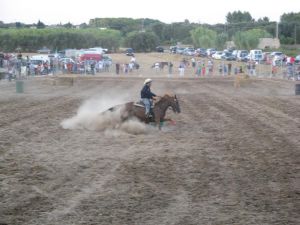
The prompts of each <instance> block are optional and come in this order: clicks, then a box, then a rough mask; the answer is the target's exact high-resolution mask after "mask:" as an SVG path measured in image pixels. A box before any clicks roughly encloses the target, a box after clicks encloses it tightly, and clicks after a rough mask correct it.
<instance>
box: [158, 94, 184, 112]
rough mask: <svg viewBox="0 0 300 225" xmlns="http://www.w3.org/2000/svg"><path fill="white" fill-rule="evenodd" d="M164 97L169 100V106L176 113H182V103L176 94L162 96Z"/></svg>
mask: <svg viewBox="0 0 300 225" xmlns="http://www.w3.org/2000/svg"><path fill="white" fill-rule="evenodd" d="M162 99H164V100H165V101H167V102H168V104H169V106H170V107H171V108H172V110H173V112H174V113H180V112H181V111H180V105H179V101H178V98H177V96H176V95H174V96H171V95H167V94H166V95H164V96H163V97H162Z"/></svg>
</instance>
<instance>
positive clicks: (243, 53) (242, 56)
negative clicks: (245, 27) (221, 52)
mask: <svg viewBox="0 0 300 225" xmlns="http://www.w3.org/2000/svg"><path fill="white" fill-rule="evenodd" d="M248 54H249V52H248V51H247V50H238V51H237V55H236V59H237V61H241V62H247V61H248V58H247V56H248Z"/></svg>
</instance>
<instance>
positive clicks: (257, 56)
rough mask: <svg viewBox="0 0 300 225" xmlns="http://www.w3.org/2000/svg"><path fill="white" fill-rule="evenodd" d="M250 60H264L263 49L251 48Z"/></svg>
mask: <svg viewBox="0 0 300 225" xmlns="http://www.w3.org/2000/svg"><path fill="white" fill-rule="evenodd" d="M249 60H254V61H262V60H263V54H262V50H260V49H253V50H250V53H249Z"/></svg>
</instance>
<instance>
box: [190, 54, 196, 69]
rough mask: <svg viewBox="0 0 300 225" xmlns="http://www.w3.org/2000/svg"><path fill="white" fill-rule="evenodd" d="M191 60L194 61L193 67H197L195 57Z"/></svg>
mask: <svg viewBox="0 0 300 225" xmlns="http://www.w3.org/2000/svg"><path fill="white" fill-rule="evenodd" d="M191 61H192V67H193V69H195V67H196V60H195V59H194V57H193V58H192V59H191Z"/></svg>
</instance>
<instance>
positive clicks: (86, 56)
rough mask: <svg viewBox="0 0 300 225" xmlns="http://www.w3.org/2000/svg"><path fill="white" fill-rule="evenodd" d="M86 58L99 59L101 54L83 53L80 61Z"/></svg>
mask: <svg viewBox="0 0 300 225" xmlns="http://www.w3.org/2000/svg"><path fill="white" fill-rule="evenodd" d="M86 60H95V61H97V62H98V61H100V60H102V55H101V54H97V53H85V54H82V55H81V56H80V61H86Z"/></svg>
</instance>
